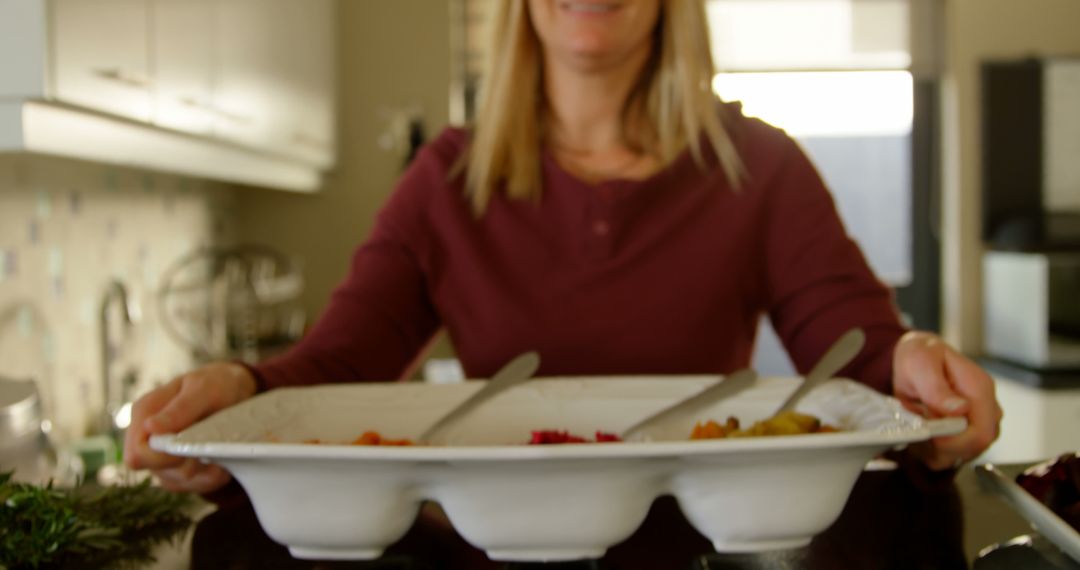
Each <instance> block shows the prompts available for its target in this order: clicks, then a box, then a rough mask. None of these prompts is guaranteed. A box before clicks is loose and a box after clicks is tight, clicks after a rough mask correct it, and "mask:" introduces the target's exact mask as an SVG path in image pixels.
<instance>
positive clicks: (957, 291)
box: [942, 0, 1080, 353]
mask: <svg viewBox="0 0 1080 570" xmlns="http://www.w3.org/2000/svg"><path fill="white" fill-rule="evenodd" d="M945 11H946V16H945V17H946V28H945V29H946V49H947V64H946V65H947V71H946V75H945V81H944V94H945V98H944V113H945V114H944V118H943V123H944V129H945V149H946V151H945V157H944V164H943V168H944V172H943V182H944V200H943V208H944V209H943V230H944V240H943V251H942V278H943V281H944V283H943V288H942V289H943V299H942V308H943V315H942V321H943V329H944V333H945V335H946V337H947V338H948V339H949V340H950V341H951V342H952V343H954V344H956V345H958V346H960V347H961V348H962V349H963V350H965V351H968V352H972V353H978V352H980V351H981V349H982V305H981V303H982V295H981V291H982V280H981V277H980V276H981V273H982V269H981V263H982V244H981V240H980V232H981V225H980V221H979V215H980V211H981V207H982V201H981V199H980V192H981V184H982V181H981V177H980V172H981V168H982V166H981V161H980V152H981V148H980V143H979V140H980V128H979V117H980V113H981V110H980V106H979V103H980V92H979V64H980V62H982V61H983V60H984V59H986V58H1017V57H1024V56H1030V55H1061V54H1071V55H1080V31H1078V25H1080V2H1077V1H1076V0H1024V1H1023V2H1018V1H1016V0H949V1H947V2H945Z"/></svg>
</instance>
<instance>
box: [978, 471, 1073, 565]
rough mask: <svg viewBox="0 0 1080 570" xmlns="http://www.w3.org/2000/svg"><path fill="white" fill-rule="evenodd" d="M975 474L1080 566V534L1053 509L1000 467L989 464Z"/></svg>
mask: <svg viewBox="0 0 1080 570" xmlns="http://www.w3.org/2000/svg"><path fill="white" fill-rule="evenodd" d="M975 473H976V474H977V475H978V476H979V479H980V480H981V481H983V482H984V483H985V484H987V485H988V486H989V487H990V488H991V489H993V490H994V491H996V492H997V493H999V494H1000V495H1001V496H1002V497H1003V498H1004V499H1005V501H1006V502H1008V503H1009V504H1010V505H1012V507H1013V508H1014V509H1016V512H1018V513H1020V514H1021V515H1022V516H1023V517H1024V518H1026V519H1027V520H1028V522H1029V523H1031V526H1033V527H1035V529H1036V530H1038V531H1039V533H1040V534H1042V535H1043V536H1045V537H1046V539H1047V540H1049V541H1050V542H1052V543H1054V546H1057V547H1058V548H1060V549H1061V551H1062V552H1064V553H1065V554H1066V555H1068V556H1069V557H1070V558H1072V559H1073V560H1075V561H1076V562H1078V563H1080V532H1077V530H1076V529H1074V528H1073V527H1071V526H1069V523H1067V522H1065V521H1064V520H1062V518H1061V517H1059V516H1057V513H1055V512H1054V511H1052V510H1050V507H1047V506H1046V505H1044V504H1042V503H1041V502H1040V501H1039V500H1038V499H1036V498H1035V497H1033V496H1032V495H1031V494H1030V493H1028V492H1027V491H1026V490H1024V488H1023V487H1021V486H1020V485H1019V484H1017V483H1016V481H1014V480H1013V479H1012V478H1010V477H1008V476H1006V475H1005V474H1004V473H1002V472H1001V470H999V469H998V468H997V467H995V466H993V465H990V464H986V465H979V466H977V467H976V468H975Z"/></svg>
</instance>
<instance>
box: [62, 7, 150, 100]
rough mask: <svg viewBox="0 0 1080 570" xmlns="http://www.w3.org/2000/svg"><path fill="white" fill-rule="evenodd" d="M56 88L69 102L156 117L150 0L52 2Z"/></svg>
mask: <svg viewBox="0 0 1080 570" xmlns="http://www.w3.org/2000/svg"><path fill="white" fill-rule="evenodd" d="M52 14H53V28H52V46H53V54H52V57H53V60H52V64H53V66H54V67H53V70H52V72H53V75H52V78H53V90H52V95H53V96H54V97H55V98H57V99H59V100H61V101H64V102H66V103H71V104H75V105H80V106H83V107H88V108H91V109H95V110H99V111H103V112H106V113H111V114H114V115H119V116H122V117H128V118H131V119H135V120H138V121H149V120H150V119H151V109H152V106H153V105H152V98H151V88H152V85H153V78H152V77H151V76H150V61H149V50H148V47H149V24H150V23H149V8H148V4H147V0H53V2H52Z"/></svg>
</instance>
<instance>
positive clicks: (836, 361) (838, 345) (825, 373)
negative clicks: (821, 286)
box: [773, 328, 866, 415]
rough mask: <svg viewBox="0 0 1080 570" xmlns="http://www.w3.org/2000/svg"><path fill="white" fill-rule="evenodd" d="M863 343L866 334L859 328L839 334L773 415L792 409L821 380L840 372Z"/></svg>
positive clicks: (820, 382)
mask: <svg viewBox="0 0 1080 570" xmlns="http://www.w3.org/2000/svg"><path fill="white" fill-rule="evenodd" d="M865 344H866V334H864V333H863V331H862V329H860V328H853V329H851V330H849V331H848V332H846V333H844V334H842V335H840V338H838V339H836V342H834V343H833V345H832V346H830V347H829V350H826V351H825V355H824V356H822V357H821V360H818V362H817V364H815V365H814V367H813V368H812V369H810V373H809V374H807V375H806V378H805V379H804V380H803V383H802V384H800V385H799V387H798V388H795V391H794V392H792V393H791V395H789V396H788V397H787V399H786V400H784V402H783V403H782V404H780V407H779V408H777V410H776V413H774V414H773V415H776V414H779V413H781V412H790V411H792V410H794V409H795V406H796V405H797V404H798V403H799V400H802V398H803V396H805V395H807V394H809V393H810V391H811V390H813V389H814V388H817V387H818V386H819V385H821V384H822V383H823V382H825V381H827V380H831V379H832V377H833V376H835V375H836V373H837V372H840V370H841V369H843V368H844V367H845V366H847V365H848V363H849V362H851V360H852V359H854V358H855V356H857V355H858V354H859V351H860V350H862V348H863V345H865Z"/></svg>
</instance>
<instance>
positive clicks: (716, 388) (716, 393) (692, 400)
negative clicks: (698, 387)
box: [621, 369, 757, 440]
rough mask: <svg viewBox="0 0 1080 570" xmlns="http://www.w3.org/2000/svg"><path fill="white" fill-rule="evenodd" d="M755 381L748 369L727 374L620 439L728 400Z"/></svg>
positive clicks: (628, 431) (649, 418)
mask: <svg viewBox="0 0 1080 570" xmlns="http://www.w3.org/2000/svg"><path fill="white" fill-rule="evenodd" d="M755 380H757V373H755V372H754V371H753V370H750V369H744V370H739V371H738V372H735V373H732V374H729V375H728V376H725V377H724V379H723V380H721V381H720V382H718V383H716V384H713V385H712V386H709V387H708V388H705V389H704V390H702V391H700V392H698V393H696V394H694V395H693V396H690V397H688V398H686V399H684V400H681V401H679V402H676V403H675V404H673V405H671V406H668V407H667V408H664V409H663V410H660V411H659V412H657V413H655V414H653V415H651V416H649V417H647V418H645V419H643V420H641V421H639V422H638V423H636V424H634V425H632V426H630V427H629V428H627V429H625V430H623V432H622V434H621V437H622V439H624V440H626V439H629V438H631V437H633V436H635V435H637V434H639V433H642V432H645V431H647V430H649V429H652V428H655V427H656V426H659V425H661V424H664V423H665V422H668V421H673V420H676V419H679V418H682V417H684V416H685V415H688V414H692V413H694V412H696V411H699V410H701V409H703V408H706V407H708V406H711V405H712V404H715V403H716V402H719V401H720V400H723V399H725V398H730V397H732V396H734V395H735V394H738V393H739V392H742V391H743V390H745V389H747V388H749V387H750V386H752V385H753V384H754V381H755Z"/></svg>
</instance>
